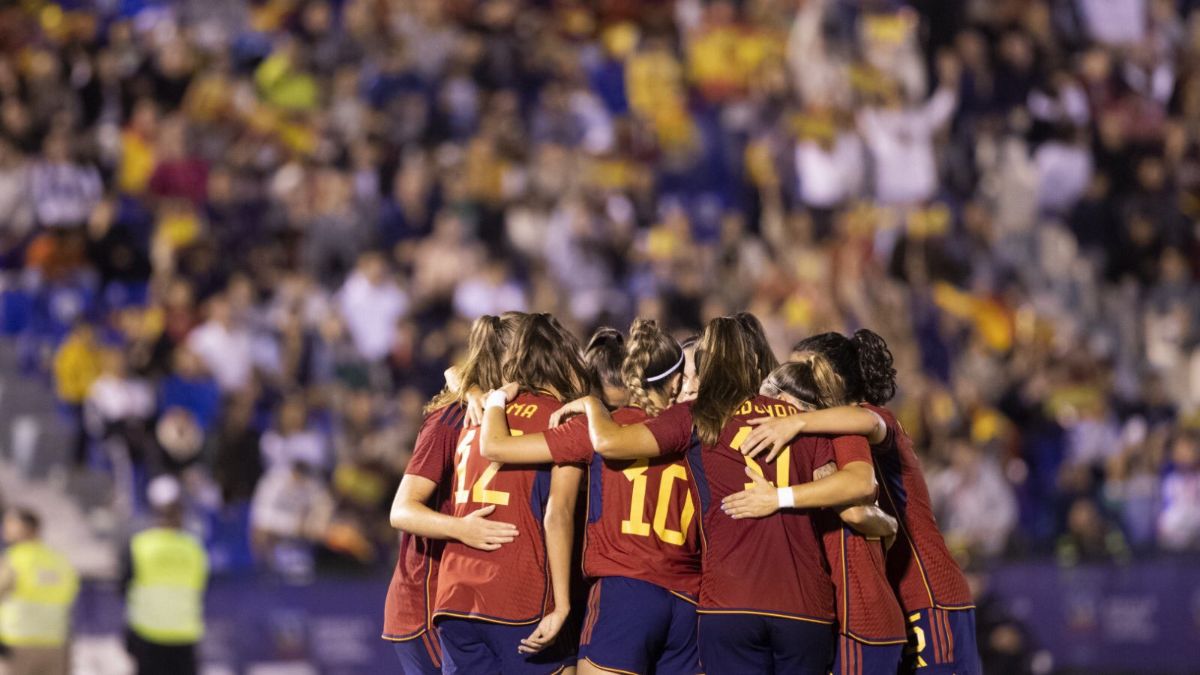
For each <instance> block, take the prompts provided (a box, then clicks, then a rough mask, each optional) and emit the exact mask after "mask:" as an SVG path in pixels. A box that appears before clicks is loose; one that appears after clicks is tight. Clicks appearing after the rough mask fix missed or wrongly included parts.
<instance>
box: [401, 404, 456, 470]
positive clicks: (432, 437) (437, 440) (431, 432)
mask: <svg viewBox="0 0 1200 675" xmlns="http://www.w3.org/2000/svg"><path fill="white" fill-rule="evenodd" d="M461 431H462V411H461V409H460V408H459V407H458V406H449V407H446V408H442V409H441V410H435V411H433V412H431V413H429V414H428V415H426V416H425V420H424V421H422V422H421V430H420V431H419V432H417V441H416V443H415V444H414V445H413V454H412V459H410V460H409V461H408V466H407V467H405V469H404V473H405V475H408V476H420V477H421V478H427V479H429V480H431V481H433V482H435V483H440V482H441V481H442V479H443V478H444V477H445V476H446V474H447V473H448V469H449V467H450V466H451V464H453V463H454V459H453V457H452V455H453V454H454V446H455V445H456V444H457V443H458V435H459V433H460V432H461Z"/></svg>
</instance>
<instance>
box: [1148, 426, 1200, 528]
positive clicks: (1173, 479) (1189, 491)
mask: <svg viewBox="0 0 1200 675" xmlns="http://www.w3.org/2000/svg"><path fill="white" fill-rule="evenodd" d="M1162 489H1163V506H1162V511H1161V512H1160V513H1159V516H1158V539H1159V542H1160V543H1161V544H1162V546H1163V547H1164V548H1166V549H1169V550H1173V551H1180V550H1185V549H1197V548H1200V438H1198V437H1197V435H1196V434H1195V433H1190V434H1182V435H1180V436H1179V437H1178V438H1176V439H1175V441H1174V443H1172V444H1171V464H1170V468H1169V469H1168V470H1167V475H1166V477H1165V478H1164V479H1163V488H1162Z"/></svg>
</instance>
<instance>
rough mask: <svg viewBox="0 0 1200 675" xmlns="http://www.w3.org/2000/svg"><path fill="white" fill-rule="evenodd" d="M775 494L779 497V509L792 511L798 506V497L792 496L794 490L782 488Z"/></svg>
mask: <svg viewBox="0 0 1200 675" xmlns="http://www.w3.org/2000/svg"><path fill="white" fill-rule="evenodd" d="M775 494H776V495H777V496H778V497H779V508H781V509H790V508H792V507H793V506H795V505H796V495H794V494H792V488H790V487H781V488H779V489H777V490H775Z"/></svg>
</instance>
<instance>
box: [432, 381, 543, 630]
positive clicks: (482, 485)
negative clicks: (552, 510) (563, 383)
mask: <svg viewBox="0 0 1200 675" xmlns="http://www.w3.org/2000/svg"><path fill="white" fill-rule="evenodd" d="M561 406H562V404H561V403H560V402H559V401H558V400H557V399H555V398H552V397H550V396H543V395H539V394H530V393H522V394H521V395H520V396H518V397H517V398H516V399H514V400H513V401H512V402H511V403H509V404H508V407H507V408H506V409H505V413H506V414H507V417H508V426H509V429H510V430H511V432H512V434H513V435H514V436H518V435H521V434H526V433H536V432H539V431H544V430H545V429H546V427H547V426H548V425H549V421H550V414H551V413H553V412H554V411H555V410H557V409H558V408H560V407H561ZM550 467H551V465H549V464H541V465H515V464H514V465H505V464H501V463H500V462H492V461H489V460H487V459H484V458H483V456H482V455H481V454H480V453H479V427H471V428H468V429H464V430H463V432H462V434H460V436H459V440H458V447H457V448H456V450H455V453H454V477H453V485H452V486H451V495H450V501H451V505H452V510H451V513H452V515H454V516H456V517H459V518H462V517H465V516H467V515H469V514H471V513H473V512H474V511H477V510H479V509H482V508H484V507H487V506H492V505H494V506H495V507H496V510H495V511H493V512H492V514H491V515H489V516H487V518H488V520H492V521H499V522H505V523H512V524H514V525H516V526H517V530H518V532H519V534H518V536H517V538H516V539H515V540H514V541H513V542H511V543H508V544H504V545H503V546H501V547H500V548H498V549H496V550H495V551H481V550H479V549H475V548H471V547H470V546H467V545H466V544H463V543H462V542H458V541H448V542H446V548H445V550H444V551H443V552H442V562H441V566H440V568H439V579H438V593H437V603H436V607H437V609H436V610H435V611H434V616H435V617H456V618H466V619H477V620H480V621H490V622H492V623H501V624H508V625H523V624H531V623H536V622H538V621H540V620H541V618H542V616H544V615H545V614H546V613H547V612H550V611H551V610H552V609H553V606H554V602H553V594H552V593H551V592H550V573H549V569H548V568H547V560H546V537H545V531H544V529H543V526H542V518H543V516H544V514H545V508H546V502H547V500H548V499H549V497H550Z"/></svg>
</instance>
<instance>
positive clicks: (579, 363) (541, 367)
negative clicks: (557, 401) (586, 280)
mask: <svg viewBox="0 0 1200 675" xmlns="http://www.w3.org/2000/svg"><path fill="white" fill-rule="evenodd" d="M502 375H503V377H502V382H517V383H519V384H520V385H521V388H522V389H524V390H526V391H538V390H546V389H551V388H553V389H555V390H556V391H557V392H558V394H559V396H561V397H562V398H563V400H568V401H569V400H572V399H576V398H579V397H581V396H584V395H585V394H587V393H588V392H589V390H590V388H591V377H590V376H589V374H588V371H587V367H586V366H584V364H583V358H582V357H581V356H580V349H579V340H577V339H576V338H575V336H574V335H573V334H571V332H570V331H568V330H567V329H566V328H564V327H563V326H562V324H560V323H559V322H558V319H555V318H554V317H553V316H550V315H549V314H545V313H539V314H530V315H528V317H527V318H525V320H524V321H522V322H521V325H520V327H519V328H518V330H517V334H516V335H515V336H514V338H513V342H512V347H511V349H510V350H509V354H508V357H507V358H506V359H505V361H504V367H503V369H502ZM498 386H499V385H498Z"/></svg>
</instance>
